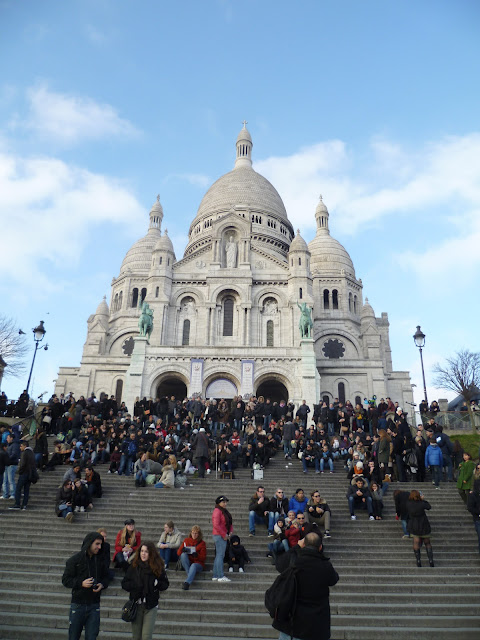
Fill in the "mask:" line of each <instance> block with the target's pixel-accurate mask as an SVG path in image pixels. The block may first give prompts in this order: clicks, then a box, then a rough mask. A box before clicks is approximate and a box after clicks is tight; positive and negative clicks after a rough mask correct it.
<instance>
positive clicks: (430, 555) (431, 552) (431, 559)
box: [427, 547, 435, 567]
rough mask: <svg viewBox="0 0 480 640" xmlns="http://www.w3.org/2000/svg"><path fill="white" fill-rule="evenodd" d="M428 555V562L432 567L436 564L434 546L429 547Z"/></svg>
mask: <svg viewBox="0 0 480 640" xmlns="http://www.w3.org/2000/svg"><path fill="white" fill-rule="evenodd" d="M427 556H428V564H429V565H430V566H431V567H434V566H435V565H434V564H433V549H432V547H427Z"/></svg>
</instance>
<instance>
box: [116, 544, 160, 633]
mask: <svg viewBox="0 0 480 640" xmlns="http://www.w3.org/2000/svg"><path fill="white" fill-rule="evenodd" d="M168 586H169V583H168V578H167V574H166V573H165V563H164V562H163V560H162V558H161V557H160V554H159V553H158V551H157V549H156V548H155V545H154V544H153V542H143V543H142V545H141V547H140V549H138V550H137V551H136V553H135V556H134V557H133V560H132V563H131V565H130V566H129V567H128V569H127V573H126V575H125V577H124V578H123V580H122V589H124V590H125V591H128V592H129V593H130V599H131V600H135V601H136V602H137V605H138V606H137V615H136V616H135V620H134V621H133V622H132V638H133V640H152V636H153V627H154V626H155V620H156V618H157V611H158V599H159V595H160V591H166V590H167V589H168Z"/></svg>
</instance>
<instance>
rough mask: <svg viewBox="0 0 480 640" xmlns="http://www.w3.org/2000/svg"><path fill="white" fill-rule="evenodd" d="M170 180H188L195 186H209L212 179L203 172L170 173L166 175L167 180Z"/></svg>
mask: <svg viewBox="0 0 480 640" xmlns="http://www.w3.org/2000/svg"><path fill="white" fill-rule="evenodd" d="M169 180H181V181H184V182H188V183H189V184H191V185H193V186H194V187H202V188H205V187H208V185H209V184H210V183H211V179H210V178H209V177H208V176H207V175H205V174H203V173H170V174H169V175H168V176H166V177H165V182H168V181H169Z"/></svg>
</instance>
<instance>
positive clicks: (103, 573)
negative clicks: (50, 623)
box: [62, 531, 109, 640]
mask: <svg viewBox="0 0 480 640" xmlns="http://www.w3.org/2000/svg"><path fill="white" fill-rule="evenodd" d="M102 543H103V537H102V536H101V535H100V534H99V533H97V532H96V531H93V532H91V533H88V534H87V535H86V536H85V538H84V540H83V543H82V548H81V550H80V551H79V552H78V553H76V554H74V555H73V556H72V557H71V558H69V559H68V560H67V562H66V564H65V571H64V572H63V577H62V584H63V586H64V587H66V588H67V589H71V590H72V602H71V604H70V618H69V628H68V640H80V636H81V635H82V630H83V629H85V640H96V638H97V636H98V634H99V631H100V595H101V592H102V591H103V590H104V589H106V588H107V587H108V583H109V578H108V573H107V570H106V567H105V564H104V563H103V562H101V561H100V560H99V559H98V552H99V551H100V548H101V546H102Z"/></svg>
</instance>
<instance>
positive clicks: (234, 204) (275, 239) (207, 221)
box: [185, 123, 294, 259]
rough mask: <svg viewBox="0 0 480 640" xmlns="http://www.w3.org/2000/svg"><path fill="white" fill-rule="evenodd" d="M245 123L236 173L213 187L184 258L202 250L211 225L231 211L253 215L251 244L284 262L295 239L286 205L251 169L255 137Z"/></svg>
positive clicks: (200, 209)
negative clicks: (267, 246)
mask: <svg viewBox="0 0 480 640" xmlns="http://www.w3.org/2000/svg"><path fill="white" fill-rule="evenodd" d="M245 125H246V123H244V126H243V129H242V130H241V131H240V133H239V134H238V137H237V142H236V148H237V155H236V159H235V167H234V169H233V171H230V172H229V173H226V174H225V175H224V176H222V177H221V178H219V179H218V180H217V181H216V182H214V183H213V184H212V186H211V187H210V189H209V190H208V191H207V193H206V194H205V195H204V197H203V199H202V201H201V203H200V206H199V207H198V211H197V215H196V216H195V219H194V220H193V222H192V224H191V225H190V229H189V231H188V244H187V247H186V249H185V256H188V255H190V254H192V253H194V252H196V251H197V250H198V249H203V247H205V245H207V244H208V243H209V242H210V240H211V237H212V222H213V220H216V219H218V218H220V217H222V216H223V215H225V214H227V213H229V212H230V211H238V212H239V215H242V216H243V218H245V217H246V215H247V213H250V214H251V222H252V241H253V242H254V243H255V242H261V244H262V245H263V244H264V243H265V242H267V243H269V244H271V246H272V248H273V250H274V251H279V252H280V254H281V257H282V259H284V258H285V257H286V254H287V252H288V247H289V245H290V242H291V240H292V238H293V236H294V233H293V227H292V225H291V224H290V221H289V219H288V216H287V212H286V209H285V205H284V204H283V202H282V199H281V198H280V196H279V195H278V191H277V190H276V189H275V187H274V186H273V185H272V184H270V182H269V181H268V180H267V179H266V178H264V177H263V176H261V175H260V174H259V173H257V172H256V171H254V170H253V168H252V147H253V143H252V138H251V136H250V133H249V131H248V129H247V128H246V126H245Z"/></svg>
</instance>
